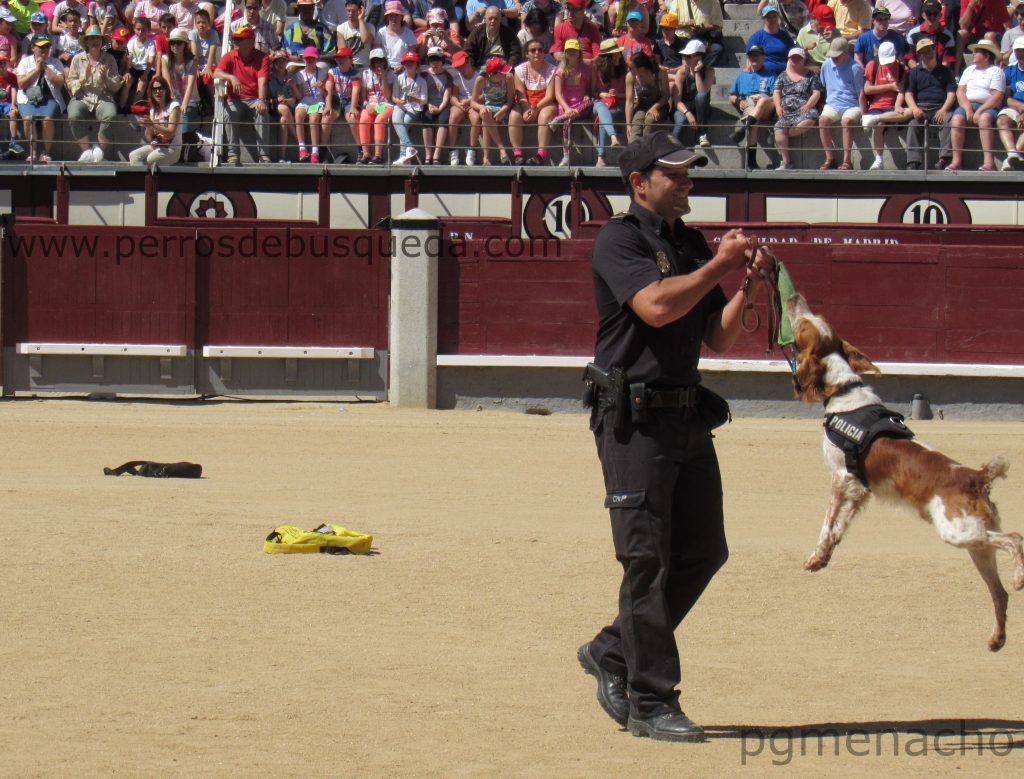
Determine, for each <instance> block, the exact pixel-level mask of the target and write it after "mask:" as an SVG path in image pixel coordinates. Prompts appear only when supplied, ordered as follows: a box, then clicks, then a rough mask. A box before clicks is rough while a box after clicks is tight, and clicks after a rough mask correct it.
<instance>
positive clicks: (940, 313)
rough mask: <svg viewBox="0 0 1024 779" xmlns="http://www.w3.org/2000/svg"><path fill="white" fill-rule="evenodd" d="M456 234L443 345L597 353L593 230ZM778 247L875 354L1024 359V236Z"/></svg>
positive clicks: (711, 234)
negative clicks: (516, 249) (498, 243)
mask: <svg viewBox="0 0 1024 779" xmlns="http://www.w3.org/2000/svg"><path fill="white" fill-rule="evenodd" d="M721 232H722V229H721V226H716V230H708V231H707V232H706V235H707V236H708V238H709V239H710V240H712V241H714V240H715V239H716V238H717V237H718V235H720V234H721ZM878 233H879V229H878V228H876V229H875V235H877V234H878ZM909 235H911V236H912V235H913V233H909ZM907 237H908V234H904V235H903V240H904V241H905V240H907ZM968 237H969V236H967V235H966V234H965V235H964V236H958V238H959V239H962V240H964V241H966V240H967V238H968ZM986 237H987V238H988V239H989V240H991V239H992V238H993V235H992V234H987V235H986ZM950 243H952V241H951V242H950ZM453 246H456V244H453V243H452V242H447V243H445V244H444V245H443V254H442V257H441V262H440V267H441V272H440V273H441V293H440V301H439V305H440V315H439V319H440V322H439V333H438V351H439V352H440V353H442V354H487V355H499V354H520V355H529V354H541V355H589V354H591V353H592V351H593V343H594V333H595V329H596V323H595V321H594V314H595V311H594V304H593V288H592V281H591V274H590V253H591V247H592V243H591V241H589V240H584V239H578V240H568V241H561V242H559V243H558V247H557V252H558V254H557V256H555V257H551V256H547V257H529V256H527V257H520V258H518V259H511V258H509V259H504V258H495V257H491V256H489V255H490V254H492V253H493V252H491V251H490V250H489V248H488V247H487V245H486V244H485V242H484V241H476V240H473V241H468V242H465V243H464V244H463V243H460V244H457V248H458V253H457V256H455V255H453V254H452V253H451V252H452V248H453ZM774 249H775V251H776V253H777V255H778V256H779V258H780V259H782V260H783V261H784V262H785V263H786V265H787V267H788V268H789V270H790V272H791V274H792V276H793V280H794V283H795V284H796V287H797V289H798V290H799V291H801V292H802V293H803V294H804V295H805V296H806V297H807V299H808V301H809V303H810V305H811V307H812V308H814V309H816V310H820V311H821V312H822V314H824V315H826V316H827V317H828V319H829V321H830V322H832V323H833V325H834V326H835V327H836V329H837V330H838V331H839V332H840V333H842V334H843V336H844V337H845V338H846V339H847V340H849V341H851V342H852V343H856V344H857V345H858V346H860V347H861V348H862V349H865V350H866V351H867V352H868V354H870V355H871V356H872V358H873V359H876V360H880V361H887V362H937V363H943V362H950V363H978V362H981V363H996V364H1021V363H1024V268H1022V267H1021V262H1020V256H1021V254H1020V247H1019V245H1003V246H999V245H986V246H978V245H936V244H932V245H911V244H907V243H903V242H901V243H900V244H899V245H885V244H882V245H876V244H868V245H858V244H837V243H779V244H777V245H775V247H774ZM549 251H550V247H549ZM741 277H742V276H741V274H740V273H736V274H734V275H733V276H732V277H731V278H729V279H727V280H726V282H725V284H724V287H725V289H726V290H734V289H737V288H738V285H739V283H740V280H741ZM776 354H777V353H776ZM728 356H729V357H737V358H754V359H757V358H763V357H765V356H766V343H765V337H764V332H763V330H762V331H761V332H758V333H755V334H744V335H743V336H742V337H741V339H740V341H739V342H738V344H737V346H736V347H735V348H734V349H733V350H732V351H730V352H729V354H728Z"/></svg>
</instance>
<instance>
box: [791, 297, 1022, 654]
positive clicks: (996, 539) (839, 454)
mask: <svg viewBox="0 0 1024 779" xmlns="http://www.w3.org/2000/svg"><path fill="white" fill-rule="evenodd" d="M786 314H787V315H788V316H789V321H790V322H791V323H792V325H793V334H794V336H795V339H796V350H797V358H796V362H797V369H796V376H795V382H796V385H797V396H798V397H799V398H800V399H801V400H803V401H805V402H814V401H818V400H820V401H822V402H823V403H824V404H825V410H826V412H827V414H829V415H831V414H843V413H846V412H856V411H857V410H858V409H862V408H864V407H866V406H881V400H880V399H879V398H878V396H877V395H876V394H875V393H874V392H873V391H872V390H871V388H870V387H868V386H867V385H865V384H864V383H863V381H862V380H861V376H862V375H864V374H868V373H875V374H877V373H879V370H878V368H877V367H875V365H874V364H873V363H872V362H871V360H869V359H868V358H867V357H866V356H865V355H864V354H863V353H862V352H861V351H860V350H859V349H857V348H855V347H853V346H851V345H850V344H848V343H847V342H846V341H844V340H842V339H841V338H840V337H839V336H838V335H837V334H836V332H835V331H834V330H833V329H832V328H831V327H830V326H829V324H828V323H827V322H826V321H825V320H824V319H822V318H821V317H820V316H818V315H816V314H814V313H812V312H811V310H810V309H809V308H808V306H807V301H806V300H804V298H803V297H802V296H800V295H798V294H797V295H793V296H792V297H790V298H789V300H788V301H787V303H786ZM823 449H824V455H825V464H826V465H827V466H828V468H829V470H830V471H831V472H832V499H831V502H830V504H829V507H828V511H827V512H826V514H825V522H824V525H823V526H822V528H821V535H820V537H819V538H818V546H817V548H816V549H815V550H814V553H813V554H812V555H811V556H810V557H809V558H808V560H807V562H806V563H805V564H804V568H806V569H807V570H809V571H817V570H819V569H821V568H824V567H825V566H826V565H828V562H829V559H830V558H831V557H832V553H833V551H835V547H836V545H837V544H838V543H839V542H840V541H841V540H842V538H843V534H844V533H845V532H846V529H847V528H848V527H849V526H850V522H852V521H853V518H854V516H855V515H856V514H857V512H858V511H860V509H861V508H863V507H864V505H865V504H866V503H867V501H868V499H869V498H870V497H871V495H872V494H874V495H876V496H878V497H879V498H881V499H883V500H888V501H892V502H896V503H899V504H902V505H904V506H907V507H909V508H910V509H912V510H914V511H916V512H917V514H918V515H920V516H921V518H922V519H924V520H925V521H927V522H930V523H931V524H932V525H934V527H935V529H936V531H938V534H939V537H940V538H941V539H942V540H943V541H945V542H946V543H947V544H951V545H953V546H956V547H959V548H962V549H966V550H967V552H968V553H969V554H970V556H971V560H973V561H974V565H975V566H976V567H977V569H978V572H979V573H980V574H981V578H982V579H984V580H985V584H986V585H987V586H988V590H989V593H990V594H991V596H992V603H993V605H994V606H995V617H996V620H995V629H994V630H993V632H992V637H991V638H990V639H989V642H988V648H989V649H990V650H992V651H993V652H998V651H999V650H1000V649H1002V647H1003V644H1004V643H1006V605H1007V600H1008V597H1007V594H1006V590H1005V589H1004V588H1003V585H1002V582H1001V581H1000V580H999V571H998V569H997V567H996V555H995V553H996V550H997V549H1003V550H1004V551H1006V552H1008V553H1009V554H1010V555H1011V556H1012V557H1013V563H1014V576H1013V586H1014V589H1017V590H1020V589H1021V588H1024V551H1022V548H1021V536H1020V534H1019V533H1003V532H1001V531H1000V528H999V512H998V511H997V509H996V506H995V504H994V503H993V502H992V500H991V498H990V497H989V493H990V491H991V488H992V481H993V480H994V479H995V478H997V477H999V476H1006V471H1007V470H1008V468H1009V462H1008V461H1007V459H1006V458H1005V457H1002V456H999V457H995V458H993V459H992V460H991V461H989V462H988V463H987V464H985V465H983V466H982V467H981V468H980V469H979V470H974V469H972V468H968V467H966V466H964V465H960V464H959V463H958V462H956V461H955V460H951V459H950V458H949V457H946V456H945V455H944V454H941V453H940V452H937V451H935V450H934V449H930V448H929V447H928V446H926V445H924V444H922V443H920V442H919V441H917V440H911V439H908V438H892V437H884V436H883V437H879V438H876V439H874V442H873V443H872V444H871V445H870V448H869V449H868V450H867V451H866V452H865V453H864V454H863V457H862V459H861V462H860V469H861V472H862V473H861V477H863V479H864V480H865V481H866V484H865V483H864V481H862V480H861V477H859V476H858V475H856V474H854V473H851V472H850V470H849V469H848V467H847V462H848V460H847V456H846V454H845V453H844V451H843V450H842V449H841V448H840V447H839V446H837V445H836V444H835V443H833V442H832V441H831V440H830V439H829V437H828V435H827V434H826V435H825V436H824V443H823Z"/></svg>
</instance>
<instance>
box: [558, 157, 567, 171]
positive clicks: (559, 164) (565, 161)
mask: <svg viewBox="0 0 1024 779" xmlns="http://www.w3.org/2000/svg"><path fill="white" fill-rule="evenodd" d="M558 167H560V168H568V167H569V155H568V154H566V155H565V156H564V157H562V161H561V162H560V163H558Z"/></svg>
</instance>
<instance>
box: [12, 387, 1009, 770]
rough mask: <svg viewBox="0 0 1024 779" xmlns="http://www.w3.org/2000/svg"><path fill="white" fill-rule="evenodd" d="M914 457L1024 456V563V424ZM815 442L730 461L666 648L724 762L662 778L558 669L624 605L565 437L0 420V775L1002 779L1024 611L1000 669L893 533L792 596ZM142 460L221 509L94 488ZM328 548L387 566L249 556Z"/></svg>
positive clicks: (875, 518) (931, 438)
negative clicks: (689, 605)
mask: <svg viewBox="0 0 1024 779" xmlns="http://www.w3.org/2000/svg"><path fill="white" fill-rule="evenodd" d="M913 427H914V429H915V431H916V432H917V433H918V435H919V436H921V437H922V438H923V439H924V440H926V441H928V442H929V443H931V444H933V445H935V446H938V447H940V448H942V449H943V450H945V451H946V452H948V453H949V454H950V455H951V456H954V457H956V458H957V459H959V460H961V461H963V462H965V463H968V464H971V465H975V466H976V465H978V464H980V463H981V462H982V461H984V460H987V459H988V458H989V457H990V456H991V455H993V454H996V453H1000V452H1002V453H1006V454H1007V455H1009V457H1010V459H1011V462H1012V463H1013V467H1012V468H1011V472H1010V479H1009V480H1008V481H1005V482H999V483H998V484H997V486H996V490H995V498H996V500H997V501H998V503H999V505H1000V506H1001V508H1002V511H1003V515H1004V521H1005V526H1006V527H1007V528H1008V529H1016V530H1020V531H1024V512H1022V511H1021V506H1022V505H1024V424H1022V423H1012V424H1008V423H992V424H986V423H976V422H972V423H960V422H956V421H945V422H941V421H934V422H917V423H915V424H914V425H913ZM819 435H820V423H819V422H818V421H817V420H810V419H808V420H787V421H769V420H738V421H736V422H734V423H733V424H732V425H730V426H729V427H726V428H724V429H723V430H722V431H721V432H720V434H719V436H718V446H719V454H720V457H721V460H722V466H723V472H724V476H725V482H726V486H727V496H726V510H727V522H728V527H729V539H730V546H731V550H732V556H731V558H730V561H729V563H728V565H727V566H726V567H725V568H724V569H723V570H722V572H721V573H720V574H719V576H718V578H717V579H716V580H715V581H714V582H713V583H712V585H711V587H710V588H709V590H708V592H707V593H706V595H705V597H704V599H703V600H702V601H701V602H700V603H699V604H698V606H697V608H696V609H695V611H694V613H693V614H692V615H691V617H690V619H689V620H688V621H687V622H686V623H685V625H684V627H683V628H682V629H681V630H680V633H679V641H680V644H681V647H682V654H683V685H682V689H683V703H684V707H685V708H686V710H687V712H688V713H690V714H691V715H692V716H693V717H694V718H695V719H697V720H698V721H700V722H701V723H703V724H705V725H706V726H707V727H708V728H709V729H710V730H711V734H712V736H713V738H712V739H711V741H710V743H706V744H696V745H678V744H663V743H652V742H651V741H650V740H647V739H638V738H634V737H632V736H631V735H629V734H628V733H627V732H624V731H620V730H619V729H618V728H617V727H616V726H615V725H614V723H612V722H611V721H610V720H609V719H608V718H607V717H606V716H605V715H604V714H603V713H602V712H601V710H600V709H599V708H598V706H597V704H596V702H595V700H594V689H595V686H594V682H593V681H592V680H591V679H590V678H589V677H586V676H584V675H583V673H582V671H581V670H580V668H579V666H578V665H577V663H576V659H575V650H576V647H577V646H578V645H579V644H581V643H582V642H583V641H585V640H587V639H589V638H590V637H591V635H592V634H593V633H594V632H595V631H596V630H597V629H598V628H599V627H601V625H602V624H604V622H605V621H606V620H607V619H609V618H610V617H611V615H612V612H613V605H614V603H615V597H616V590H617V586H618V579H619V568H618V565H617V563H616V562H615V560H614V557H613V553H612V548H611V540H610V534H609V530H608V520H607V515H606V513H605V511H604V510H603V509H602V507H601V505H602V502H601V498H602V486H601V482H600V475H599V467H598V463H597V458H596V455H595V453H594V447H593V441H592V438H591V436H590V434H589V432H588V431H587V429H586V424H585V419H584V417H583V416H582V415H554V416H549V417H536V416H527V415H523V414H513V413H496V412H454V411H444V412H412V411H400V410H395V409H390V408H388V407H386V406H379V405H378V406H374V405H344V406H342V405H331V404H292V405H286V404H272V403H241V402H225V403H206V404H203V405H200V404H199V403H191V404H189V403H183V404H168V403H127V402H119V403H95V402H86V401H74V400H61V401H53V400H51V401H30V400H19V401H16V402H6V403H2V404H0V436H2V440H3V441H4V442H5V449H6V452H7V455H6V456H5V457H4V461H3V465H2V466H0V472H2V474H3V478H2V484H0V489H2V491H3V495H2V497H0V506H2V527H3V531H4V541H5V553H4V560H3V564H2V568H0V571H2V573H0V584H2V587H3V592H4V596H5V603H4V608H3V609H2V611H0V614H2V632H0V660H2V670H0V708H2V711H3V713H4V727H3V728H2V729H0V775H3V776H15V777H32V776H41V777H58V776H59V777H68V776H81V777H95V776H107V775H115V776H127V777H136V776H138V777H163V776H187V777H260V776H266V777H306V776H309V777H328V776H330V777H353V776H355V777H364V776H365V777H391V776H416V777H419V776H426V777H432V776H446V777H447V776H452V777H495V776H525V777H608V776H637V777H644V776H673V777H675V776H694V777H712V776H724V775H732V774H741V773H742V774H744V775H747V776H751V775H753V776H760V775H763V774H766V773H769V772H775V773H780V774H781V773H796V774H799V775H808V776H823V775H829V776H858V777H859V776H864V775H867V774H869V773H874V774H875V775H877V776H891V775H896V774H899V775H908V776H925V775H927V776H934V775H936V774H939V775H952V774H953V773H954V772H955V773H956V774H957V775H958V776H969V775H978V776H982V775H984V776H1010V775H1020V772H1021V768H1022V762H1021V757H1022V755H1024V750H1022V749H1021V747H1024V711H1022V695H1021V693H1022V685H1021V674H1022V668H1024V594H1017V595H1011V600H1010V617H1009V639H1008V643H1007V646H1006V648H1005V649H1004V650H1003V651H1002V652H1001V653H999V654H994V655H993V654H990V653H989V652H988V651H987V648H986V645H985V642H986V639H987V637H988V634H989V631H990V627H991V605H990V601H989V598H988V594H987V593H986V591H985V589H984V587H983V585H982V583H981V581H980V579H979V577H978V575H977V574H976V572H975V571H974V569H973V566H972V565H971V563H970V561H969V559H968V557H967V555H966V553H964V552H961V551H957V550H954V549H952V548H949V547H947V546H945V545H943V544H942V543H941V542H940V541H939V540H938V538H937V536H936V535H935V534H934V532H933V531H932V530H931V529H930V528H929V527H928V526H927V525H925V524H924V523H922V522H921V521H919V520H917V519H915V518H913V517H911V516H909V515H903V514H901V513H899V512H896V511H894V510H892V509H889V508H886V507H884V506H874V507H872V508H871V509H869V510H868V512H867V513H866V514H865V515H864V516H863V517H861V519H860V520H859V521H858V522H857V524H856V525H855V526H854V528H853V530H852V532H851V534H850V535H849V536H848V538H847V540H846V541H845V542H844V543H843V545H842V546H841V547H840V549H839V550H838V552H837V554H836V556H835V558H834V559H833V562H832V565H831V566H830V567H829V568H828V569H826V570H825V571H823V572H821V573H818V574H809V573H805V572H804V571H803V570H802V569H801V564H802V562H803V560H804V558H805V557H806V556H807V554H808V553H809V552H810V551H811V549H812V547H813V545H814V541H815V539H816V537H817V533H818V528H819V523H820V518H821V516H822V514H823V512H824V508H825V502H826V493H827V476H826V474H825V472H824V468H823V466H822V465H821V462H820V454H819ZM136 458H145V459H153V460H161V461H177V460H191V461H194V462H199V463H202V465H203V467H204V469H205V474H206V476H205V478H203V480H202V481H198V482H193V481H179V480H167V481H164V480H155V479H140V478H131V477H127V476H124V477H121V478H111V477H106V476H104V475H103V473H102V468H103V466H116V465H119V464H120V463H121V462H123V461H126V460H130V459H136ZM320 522H333V523H335V524H341V525H345V526H348V527H351V528H353V529H357V530H362V531H365V532H369V533H372V534H373V535H374V537H375V547H376V548H377V549H378V550H379V554H377V555H375V556H371V557H354V556H348V557H335V556H328V555H265V554H263V552H262V542H263V539H264V537H265V536H266V535H267V533H268V532H269V531H270V530H271V529H272V528H273V527H274V526H275V525H279V524H296V525H301V526H305V527H309V528H312V527H314V526H316V525H317V524H319V523H320ZM1000 567H1001V570H1002V572H1003V580H1004V582H1006V581H1008V573H1009V570H1010V566H1009V562H1008V559H1007V558H1006V557H1005V556H1002V555H1001V559H1000ZM961 720H963V723H961ZM758 726H759V727H761V728H766V729H768V730H767V733H766V737H765V738H763V739H762V738H759V737H757V736H756V735H753V734H751V733H750V732H747V731H746V730H745V729H746V728H751V727H758ZM825 728H831V729H832V732H831V733H829V732H825V731H824V729H825ZM944 728H949V729H951V730H952V731H953V732H952V733H945V734H943V733H941V732H939V731H942V730H943V729H944ZM915 729H922V730H923V731H924V732H925V735H923V736H922V735H915V734H914V732H913V731H914V730H915ZM892 730H895V731H896V732H895V733H891V732H886V731H892ZM837 752H838V754H837ZM819 753H821V754H819ZM879 753H880V754H879ZM894 753H895V754H894ZM783 765H786V766H787V768H782V766H783Z"/></svg>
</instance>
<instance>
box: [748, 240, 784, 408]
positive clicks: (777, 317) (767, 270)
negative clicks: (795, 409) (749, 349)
mask: <svg viewBox="0 0 1024 779" xmlns="http://www.w3.org/2000/svg"><path fill="white" fill-rule="evenodd" d="M759 252H760V253H761V256H762V259H763V262H762V263H761V267H760V268H759V269H758V273H759V275H760V276H761V279H762V280H763V281H764V284H765V286H766V287H767V289H768V300H767V301H766V302H765V330H766V331H767V333H766V335H767V341H768V343H767V349H766V350H765V353H766V354H771V353H772V352H773V351H774V350H775V346H776V345H778V347H779V351H780V352H782V356H783V357H785V358H786V362H787V363H788V364H789V370H790V373H791V374H792V377H793V383H794V385H796V349H795V348H794V346H793V336H792V333H789V332H788V329H789V328H788V327H787V328H786V330H787V333H785V334H784V333H783V332H782V330H783V312H782V304H783V292H785V297H786V299H788V298H789V296H790V295H791V294H792V293H793V282H792V281H791V280H790V278H789V273H788V272H787V271H786V267H785V266H784V265H783V264H782V262H781V261H780V260H779V258H778V257H776V256H775V254H774V253H773V252H772V251H771V250H770V249H769V248H768V247H767V245H766V244H764V243H763V242H762V241H761V240H760V239H759V238H756V237H755V238H752V239H751V245H750V259H749V260H747V268H752V267H753V266H754V260H755V259H756V258H757V255H758V253H759ZM783 287H784V288H785V289H784V290H783V289H782V288H783ZM741 289H742V292H743V310H742V311H741V313H740V324H741V325H742V327H743V329H744V330H745V331H746V332H748V333H754V332H757V330H758V328H759V327H761V317H760V315H759V314H758V313H757V309H756V308H755V307H754V301H753V294H752V290H751V280H750V277H749V276H748V277H746V278H744V279H743V286H742V287H741ZM751 320H752V321H751ZM798 389H799V387H798Z"/></svg>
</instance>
